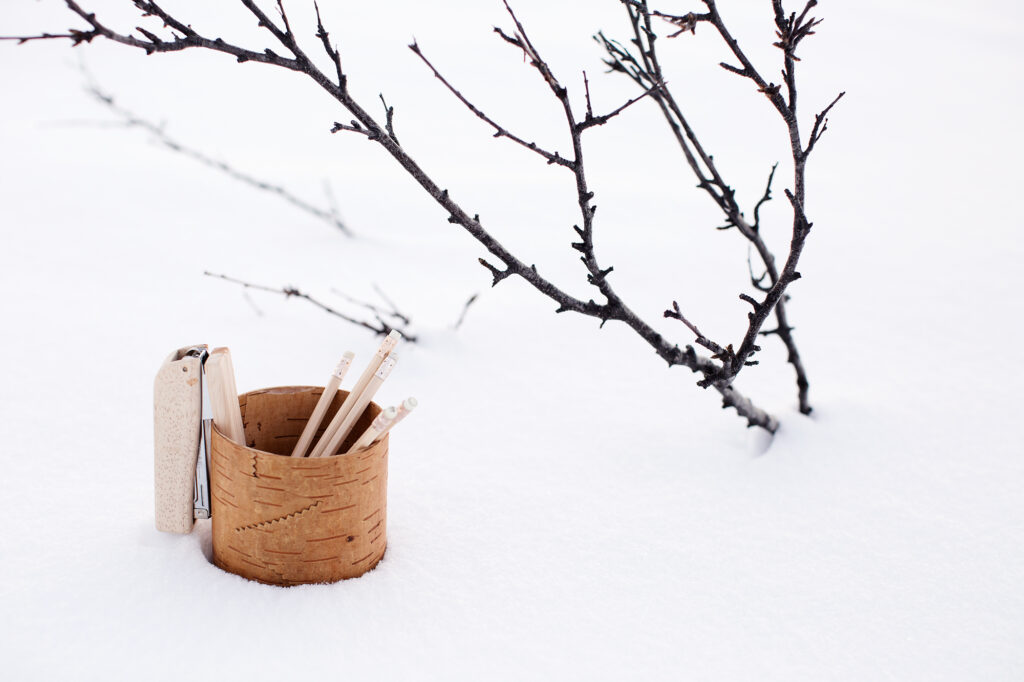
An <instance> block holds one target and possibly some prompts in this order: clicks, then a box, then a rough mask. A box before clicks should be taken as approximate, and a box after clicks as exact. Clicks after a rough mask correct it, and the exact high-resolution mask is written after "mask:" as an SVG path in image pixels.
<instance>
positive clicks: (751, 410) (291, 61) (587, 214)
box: [65, 0, 778, 432]
mask: <svg viewBox="0 0 1024 682" xmlns="http://www.w3.org/2000/svg"><path fill="white" fill-rule="evenodd" d="M65 2H66V4H67V5H68V7H69V8H71V9H72V11H74V12H75V13H76V14H78V15H79V16H81V17H82V18H83V19H85V20H86V21H87V22H89V23H90V25H91V26H93V30H94V32H95V33H96V36H103V37H106V38H108V39H110V40H113V41H115V42H119V43H122V44H125V45H129V46H132V47H137V48H140V49H143V50H146V51H147V52H152V51H173V50H182V49H186V48H191V47H199V48H206V49H211V50H215V51H219V52H224V53H227V54H233V55H235V56H236V58H238V60H239V61H249V60H251V61H260V62H263V63H269V64H273V65H275V66H280V67H282V68H287V69H290V70H293V71H300V72H302V73H305V74H306V75H308V76H309V77H310V78H311V79H312V80H314V81H315V82H316V83H317V84H318V85H319V86H320V87H321V88H323V89H324V90H325V91H326V92H327V93H329V94H330V95H331V96H332V97H334V98H335V99H336V100H337V101H338V102H339V103H340V104H341V105H342V106H343V107H344V108H345V109H346V110H348V111H349V113H350V114H351V115H352V116H353V117H354V119H353V120H354V124H353V126H351V127H349V126H345V125H340V126H339V127H338V128H337V129H346V130H347V129H354V130H357V131H358V132H363V130H365V131H366V132H365V133H364V134H365V135H366V136H367V137H368V138H369V139H370V140H372V141H374V142H376V143H377V144H379V145H381V147H383V148H384V150H385V151H386V152H387V153H388V154H390V155H391V156H392V157H393V158H394V159H395V160H396V161H397V162H398V163H399V165H401V166H402V167H403V168H404V169H405V170H406V172H408V173H409V175H410V176H412V178H413V179H414V180H415V181H416V182H417V183H418V184H419V185H420V186H421V187H422V188H423V189H424V190H425V191H426V192H427V193H428V194H429V195H430V196H431V197H432V198H433V199H434V200H435V201H436V202H437V203H438V204H439V205H440V206H441V207H442V208H443V209H444V210H445V212H446V213H447V215H448V220H449V221H450V222H453V223H457V224H459V225H461V226H462V227H463V228H464V229H465V230H466V231H467V232H469V233H470V235H472V236H473V237H474V238H475V239H476V240H477V241H479V242H480V243H481V244H482V245H483V246H484V247H485V248H486V249H487V251H488V252H489V253H490V254H491V255H492V256H493V257H494V258H496V259H498V261H499V262H500V264H501V266H503V269H502V268H499V267H497V266H493V265H490V264H489V263H487V262H486V261H483V262H484V263H485V265H486V267H488V268H489V269H490V270H491V271H492V274H493V275H494V277H495V279H496V280H499V279H504V278H506V277H510V276H512V275H516V276H518V277H521V278H523V279H524V280H526V281H527V282H528V283H529V284H530V285H531V286H533V287H534V288H535V289H536V290H537V291H538V292H540V293H541V294H543V295H544V296H546V297H548V298H550V299H551V300H553V301H555V302H556V303H557V304H558V311H559V312H566V311H570V310H571V311H574V312H577V313H580V314H583V315H587V316H590V317H594V318H597V319H600V320H601V322H602V324H603V323H604V322H607V321H608V320H610V319H615V320H619V321H621V322H623V323H624V324H626V325H627V326H629V327H630V328H631V329H633V330H634V332H636V333H637V334H638V335H639V336H640V337H641V338H642V339H644V340H645V341H646V342H647V343H648V344H649V345H650V346H651V347H652V348H653V349H654V350H655V352H656V353H657V354H658V355H659V357H661V358H662V359H664V360H665V361H666V362H667V363H668V364H669V366H673V365H683V366H686V367H688V368H689V369H690V370H691V371H693V372H697V373H700V374H702V375H703V376H704V377H705V379H704V380H702V382H701V383H702V385H713V386H714V388H715V389H716V390H717V391H718V392H719V393H720V394H721V395H722V400H723V407H733V408H735V409H736V410H737V412H738V413H739V414H740V415H742V416H743V417H744V418H746V419H747V422H748V424H749V425H757V426H761V427H763V428H765V429H767V430H769V431H771V432H774V431H775V429H776V428H777V427H778V422H777V421H776V420H775V418H774V417H772V416H771V415H769V414H767V413H766V412H764V411H763V410H761V409H759V408H757V407H756V406H755V405H753V403H751V401H750V400H749V399H747V398H745V397H743V396H742V395H740V394H739V393H738V392H737V391H736V390H735V388H734V387H733V386H732V385H731V384H730V383H728V382H725V381H721V380H717V378H715V377H720V376H721V372H722V368H721V367H720V366H719V365H717V364H716V363H715V362H714V361H713V360H712V359H709V358H706V357H702V356H698V355H697V354H696V352H695V351H694V350H693V348H692V347H690V346H687V347H686V348H685V349H680V348H679V347H678V346H676V345H674V344H671V343H670V342H668V341H667V340H665V339H664V338H663V337H662V336H661V335H660V334H658V333H657V332H656V331H654V329H653V328H651V327H650V326H649V325H648V324H647V323H645V322H644V321H643V320H641V319H640V318H639V317H638V316H637V315H636V314H635V313H634V312H633V311H632V310H630V309H629V308H628V307H627V306H626V305H625V304H624V303H623V302H622V300H621V299H620V298H619V297H618V296H617V295H616V294H615V292H614V291H613V290H612V288H611V286H610V284H609V283H608V280H607V275H608V273H609V272H610V271H611V268H607V269H602V268H600V267H599V266H598V263H597V260H596V257H595V256H594V255H593V242H592V221H593V216H594V213H595V211H596V207H595V206H593V205H592V204H591V199H592V198H593V193H592V192H590V191H589V190H588V189H587V185H586V177H585V174H584V173H583V170H582V166H583V159H582V142H581V140H580V133H579V131H577V130H576V128H575V116H574V114H573V112H572V108H571V106H570V104H569V99H568V94H567V92H566V90H565V88H564V87H562V86H561V85H560V84H559V82H558V81H557V79H556V78H555V77H554V75H553V74H552V72H551V70H550V68H549V67H548V65H547V64H546V63H545V62H544V61H543V60H542V59H540V56H539V54H538V53H537V50H536V48H535V47H534V46H533V44H532V43H531V42H530V40H529V38H528V37H527V36H526V34H525V31H524V30H523V27H522V24H521V23H520V22H519V21H518V19H517V18H516V17H515V15H514V14H512V12H511V9H509V13H510V16H512V18H513V21H514V22H515V24H516V27H517V31H516V33H515V36H509V35H508V34H506V33H504V32H502V31H500V30H499V34H500V35H501V36H502V37H503V38H504V39H505V40H506V41H508V42H510V43H512V44H514V45H517V46H518V47H520V49H522V50H523V52H524V54H526V56H527V57H528V58H529V59H530V61H531V66H533V67H535V68H537V70H538V71H539V72H540V73H541V75H542V76H543V78H544V80H545V81H546V82H547V84H548V86H549V87H550V89H551V90H552V92H553V93H554V94H555V95H556V97H557V98H558V99H559V101H560V102H561V103H562V106H563V109H564V111H565V114H566V122H567V124H568V127H569V130H570V132H571V134H572V135H573V147H574V149H573V151H574V158H573V159H572V162H573V164H574V166H573V171H574V175H575V176H576V186H577V194H578V201H579V205H580V210H581V213H582V216H583V223H584V226H583V227H582V228H577V232H578V233H579V234H580V236H581V238H582V240H583V241H582V242H581V244H582V246H581V248H580V250H581V251H582V252H583V257H582V259H583V261H584V263H585V265H586V267H587V270H588V273H589V274H588V279H589V280H590V281H591V283H592V284H594V286H596V287H597V288H598V289H599V290H600V291H601V292H602V294H604V296H605V297H606V299H607V302H606V303H597V302H595V301H593V300H589V301H583V300H581V299H578V298H575V297H573V296H571V295H569V294H568V293H566V292H565V291H563V290H562V289H560V288H559V287H557V286H556V285H555V284H554V283H552V282H551V281H549V280H548V279H546V278H544V277H542V276H541V275H540V274H539V273H538V272H537V270H536V268H534V267H533V266H530V265H527V264H526V263H524V262H523V261H522V260H520V259H519V258H517V257H516V256H514V255H513V254H512V253H511V252H509V251H508V250H507V249H506V248H505V247H504V246H503V245H502V244H501V243H500V242H498V241H497V240H496V239H495V238H494V237H493V236H492V235H491V234H490V233H489V232H487V230H486V229H484V227H483V225H482V224H481V223H480V219H479V216H476V215H474V216H473V217H470V214H469V213H467V212H466V211H465V210H464V209H463V208H462V207H461V206H460V205H459V204H457V203H456V202H455V201H454V200H453V199H452V198H451V196H450V195H449V193H448V191H447V190H445V189H442V188H441V187H440V186H439V185H438V184H437V183H436V182H434V180H432V179H431V178H430V177H429V176H428V175H427V174H426V173H425V172H424V171H423V170H422V168H420V166H419V165H418V164H417V163H416V162H415V161H414V160H413V159H412V157H410V156H409V154H408V153H407V152H406V151H405V150H404V149H403V148H402V147H400V146H399V145H398V144H397V143H396V142H395V140H394V139H392V138H391V137H390V136H389V135H388V134H387V133H386V132H385V130H384V129H382V127H381V126H380V124H378V123H377V121H376V120H374V118H373V117H372V116H370V114H369V113H367V111H366V110H365V109H364V108H363V107H362V106H361V105H360V104H359V103H358V102H356V100H355V99H353V98H352V96H351V95H350V94H349V92H348V89H347V82H346V78H345V74H344V73H342V72H341V69H340V60H337V59H334V58H335V56H336V54H337V52H336V50H333V48H331V47H330V42H329V40H328V39H327V36H326V32H325V31H322V30H321V31H319V32H318V37H319V38H320V40H321V42H322V44H323V46H324V48H325V51H327V53H328V54H329V55H331V56H332V59H334V61H335V65H336V68H337V69H338V72H339V73H338V79H337V81H336V82H335V81H332V80H331V79H330V78H329V77H328V76H326V75H325V74H324V73H323V72H322V71H320V70H319V69H318V68H317V66H316V65H315V64H314V63H313V62H312V61H311V60H310V59H309V57H308V56H306V55H305V53H304V52H303V51H302V50H301V48H300V47H299V46H298V44H297V43H296V41H295V39H294V37H293V36H292V34H291V32H290V28H289V26H288V24H287V22H285V28H284V29H283V30H282V29H281V28H280V27H278V26H276V25H275V24H274V23H273V22H272V21H271V20H270V19H269V18H268V17H267V16H266V14H265V13H263V12H262V10H260V9H259V8H258V7H257V6H256V5H255V4H254V2H253V1H252V0H241V2H242V4H243V5H244V6H245V7H246V8H247V9H249V11H250V12H251V13H252V14H253V15H254V16H256V17H257V19H258V20H259V22H260V25H261V26H263V27H265V28H266V29H267V30H268V31H269V32H271V33H272V34H273V35H274V37H275V38H277V39H278V41H279V42H281V44H282V45H284V46H285V47H286V49H287V50H288V51H289V52H291V54H292V55H294V56H293V57H292V58H286V57H281V56H279V55H276V54H275V53H273V52H272V51H270V50H266V51H265V52H263V53H256V52H252V51H250V50H246V49H245V48H241V47H238V46H234V45H230V44H229V43H226V42H225V41H223V40H220V39H217V40H210V39H208V38H204V37H202V36H200V35H199V34H198V33H196V32H195V31H192V30H191V28H189V32H185V35H184V36H176V37H174V38H173V40H170V41H168V40H163V39H159V38H156V39H155V40H154V39H152V38H150V39H147V40H139V39H137V38H134V37H131V36H126V35H123V34H119V33H116V32H114V31H112V30H110V29H109V28H107V27H106V26H103V25H102V24H100V22H99V21H97V20H96V18H95V15H92V14H86V13H85V12H84V11H82V10H81V8H80V7H79V6H78V5H77V4H76V3H75V2H74V0H65ZM138 6H139V7H140V8H142V9H143V10H144V11H145V10H147V8H149V7H151V6H154V3H151V2H143V1H142V0H139V1H138ZM165 23H168V24H169V25H171V26H172V27H173V26H174V25H175V24H174V23H172V22H167V21H165ZM178 23H179V25H184V24H180V22H178ZM320 28H321V29H322V26H320ZM96 36H93V37H96ZM332 50H333V51H332ZM360 129H361V130H360ZM573 131H575V132H573ZM284 293H285V295H292V296H297V295H300V293H301V292H298V293H297V292H296V291H295V290H285V291H284ZM375 330H376V329H375ZM709 378H715V379H713V380H712V381H711V383H710V384H708V383H707V381H708V379H709Z"/></svg>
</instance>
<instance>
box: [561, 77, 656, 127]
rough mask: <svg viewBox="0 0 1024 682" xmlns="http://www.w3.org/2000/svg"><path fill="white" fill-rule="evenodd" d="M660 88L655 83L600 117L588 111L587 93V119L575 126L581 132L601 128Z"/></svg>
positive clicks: (588, 100) (588, 94)
mask: <svg viewBox="0 0 1024 682" xmlns="http://www.w3.org/2000/svg"><path fill="white" fill-rule="evenodd" d="M660 87H661V83H656V84H655V85H652V86H651V87H649V88H647V90H645V91H644V92H643V94H641V95H637V96H636V97H634V98H632V99H630V100H627V101H626V103H625V104H622V105H621V106H619V107H618V108H617V109H614V110H612V111H609V112H608V113H607V114H603V115H601V116H594V115H593V112H592V111H591V110H590V108H589V107H590V93H589V92H588V93H587V107H588V108H587V117H586V118H584V119H583V121H581V122H580V123H577V124H576V126H577V127H578V128H579V129H580V130H581V131H582V130H586V129H587V128H593V127H594V126H603V125H604V124H605V123H607V122H608V121H610V120H611V119H613V118H615V117H616V116H618V115H619V114H621V113H622V112H623V111H625V110H626V109H627V108H629V107H631V106H632V105H634V104H636V103H637V102H639V101H640V100H642V99H643V98H644V97H647V96H648V95H650V94H651V93H653V92H655V91H656V90H658V89H659V88H660Z"/></svg>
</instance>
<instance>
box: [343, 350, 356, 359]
mask: <svg viewBox="0 0 1024 682" xmlns="http://www.w3.org/2000/svg"><path fill="white" fill-rule="evenodd" d="M355 356H356V354H355V353H353V352H352V351H350V350H347V351H345V354H344V355H342V356H341V357H343V358H347V359H348V360H351V359H352V358H354V357H355Z"/></svg>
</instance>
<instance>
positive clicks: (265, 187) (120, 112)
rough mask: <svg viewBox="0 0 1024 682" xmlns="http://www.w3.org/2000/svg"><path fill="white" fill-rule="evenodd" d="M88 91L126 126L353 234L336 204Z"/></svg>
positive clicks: (100, 92)
mask: <svg viewBox="0 0 1024 682" xmlns="http://www.w3.org/2000/svg"><path fill="white" fill-rule="evenodd" d="M86 92H88V93H89V94H90V95H92V97H93V98H94V99H96V101H98V102H99V103H100V104H102V105H103V106H105V107H106V108H107V109H109V110H110V111H111V112H113V113H114V114H116V115H117V116H118V117H119V118H120V119H121V123H120V124H121V125H123V126H124V127H127V128H139V129H141V130H145V131H146V132H148V133H150V134H151V135H152V136H153V138H154V139H155V140H156V141H157V142H158V143H160V144H161V145H163V146H164V147H165V148H167V149H169V150H171V151H173V152H177V153H179V154H181V155H183V156H186V157H188V158H190V159H193V160H195V161H198V162H199V163H201V164H203V165H204V166H207V167H208V168H213V169H214V170H217V171H220V172H221V173H224V174H225V175H227V176H228V177H230V178H233V179H235V180H238V181H240V182H242V183H244V184H246V185H249V186H250V187H253V188H255V189H258V190H261V191H264V192H268V193H270V194H275V195H277V196H279V197H281V198H282V199H284V200H285V201H287V202H288V203H289V204H291V205H292V206H295V207H296V208H298V209H299V210H302V211H305V212H306V213H308V214H310V215H312V216H314V217H316V218H319V219H320V220H323V221H324V222H326V223H328V224H329V225H331V226H333V227H336V228H337V229H338V230H340V231H341V232H342V233H343V234H345V235H347V236H349V237H351V236H352V231H351V230H350V229H349V228H348V226H347V225H345V223H343V222H342V221H341V219H340V218H339V217H338V212H337V209H336V208H334V207H333V206H332V207H331V208H330V209H327V210H325V209H322V208H318V207H316V206H314V205H312V204H310V203H309V202H306V201H303V200H302V199H300V198H298V197H297V196H295V195H294V194H292V193H291V192H289V191H288V190H286V189H285V188H284V187H282V186H281V185H275V184H273V183H270V182H267V181H265V180H260V179H258V178H255V177H253V176H251V175H249V174H248V173H244V172H242V171H240V170H238V169H236V168H235V167H233V166H232V165H230V164H229V163H227V162H226V161H221V160H219V159H215V158H213V157H210V156H207V155H206V154H204V153H203V152H201V151H199V150H197V149H193V148H191V147H188V146H186V145H184V144H182V143H181V142H178V141H177V140H175V139H173V138H172V137H171V136H170V135H168V134H167V131H166V130H165V129H164V126H162V125H157V124H155V123H153V122H151V121H148V120H146V119H144V118H142V117H141V116H139V115H138V114H135V113H134V112H132V111H130V110H129V109H126V108H125V107H123V106H121V105H119V104H117V102H115V100H114V98H113V96H112V95H110V94H109V93H106V92H104V91H103V90H101V89H100V88H99V86H97V85H95V84H90V85H89V86H88V87H86Z"/></svg>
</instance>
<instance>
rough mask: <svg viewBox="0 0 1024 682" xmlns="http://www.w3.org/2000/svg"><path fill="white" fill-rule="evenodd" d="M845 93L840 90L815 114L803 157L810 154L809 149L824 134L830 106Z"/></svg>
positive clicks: (812, 147) (826, 128)
mask: <svg viewBox="0 0 1024 682" xmlns="http://www.w3.org/2000/svg"><path fill="white" fill-rule="evenodd" d="M845 94H846V92H840V93H839V94H838V95H837V96H836V98H835V99H834V100H832V103H831V104H829V105H828V106H827V107H825V108H824V109H822V110H821V113H820V114H815V116H814V127H813V128H811V135H810V137H809V138H808V140H807V149H805V150H804V158H807V156H809V155H810V153H811V150H812V149H814V145H815V144H817V142H818V140H820V139H821V136H822V135H824V134H825V131H826V130H828V112H829V111H831V110H832V107H834V106H835V105H836V102H838V101H839V100H840V99H842V97H843V95H845Z"/></svg>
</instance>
